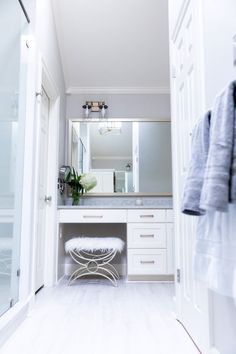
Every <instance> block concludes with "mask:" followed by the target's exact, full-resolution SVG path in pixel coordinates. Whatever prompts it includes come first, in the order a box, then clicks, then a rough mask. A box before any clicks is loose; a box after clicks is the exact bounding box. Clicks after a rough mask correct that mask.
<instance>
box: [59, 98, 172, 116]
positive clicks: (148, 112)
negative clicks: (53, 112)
mask: <svg viewBox="0 0 236 354" xmlns="http://www.w3.org/2000/svg"><path fill="white" fill-rule="evenodd" d="M87 100H104V101H105V102H106V103H107V104H108V106H109V108H108V112H107V117H108V118H169V117H170V96H169V95H141V94H138V95H132V94H129V95H120V94H119V95H67V111H66V116H67V118H83V117H84V110H83V109H82V105H83V104H84V103H85V102H86V101H87Z"/></svg>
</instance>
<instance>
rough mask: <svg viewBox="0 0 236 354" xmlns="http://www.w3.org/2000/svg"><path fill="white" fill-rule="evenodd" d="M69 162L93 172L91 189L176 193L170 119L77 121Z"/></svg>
mask: <svg viewBox="0 0 236 354" xmlns="http://www.w3.org/2000/svg"><path fill="white" fill-rule="evenodd" d="M69 140H70V146H69V151H70V153H69V155H70V156H69V160H70V161H69V164H70V165H72V166H73V167H74V168H75V169H76V170H77V171H78V172H79V173H87V172H90V173H93V174H94V175H95V176H96V178H97V182H98V183H97V186H96V187H95V188H94V189H93V190H92V191H91V193H104V194H105V193H150V194H161V195H162V194H167V195H169V194H171V193H172V180H171V176H172V171H171V127H170V122H144V121H143V122H124V121H122V122H121V121H111V120H106V121H103V122H97V121H96V122H91V121H90V122H79V121H77V122H76V121H73V122H72V125H71V132H70V139H69Z"/></svg>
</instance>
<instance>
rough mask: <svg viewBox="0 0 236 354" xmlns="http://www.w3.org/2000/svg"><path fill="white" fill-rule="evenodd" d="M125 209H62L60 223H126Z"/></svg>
mask: <svg viewBox="0 0 236 354" xmlns="http://www.w3.org/2000/svg"><path fill="white" fill-rule="evenodd" d="M126 219H127V218H126V210H117V209H112V210H104V209H102V210H99V209H96V210H94V209H75V210H73V209H68V210H67V209H64V210H63V209H62V210H60V211H59V222H60V223H88V224H91V223H99V224H100V223H126V221H127V220H126Z"/></svg>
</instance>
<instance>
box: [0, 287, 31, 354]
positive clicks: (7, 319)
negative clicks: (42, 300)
mask: <svg viewBox="0 0 236 354" xmlns="http://www.w3.org/2000/svg"><path fill="white" fill-rule="evenodd" d="M33 298H34V294H30V295H29V296H28V297H27V299H26V300H25V301H21V302H18V303H17V304H16V305H15V306H14V307H12V308H11V309H9V310H8V311H7V312H6V313H5V314H4V315H2V316H1V322H0V333H1V336H0V349H1V347H2V346H3V345H4V343H5V342H6V341H7V340H9V338H10V337H11V336H12V334H13V333H14V332H15V331H16V329H17V328H18V327H19V325H20V324H21V323H22V322H23V320H24V319H25V318H26V316H27V314H28V312H29V308H30V305H31V303H32V300H33Z"/></svg>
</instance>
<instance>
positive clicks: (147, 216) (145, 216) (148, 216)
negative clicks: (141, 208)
mask: <svg viewBox="0 0 236 354" xmlns="http://www.w3.org/2000/svg"><path fill="white" fill-rule="evenodd" d="M140 218H154V215H153V214H151V215H140Z"/></svg>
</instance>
